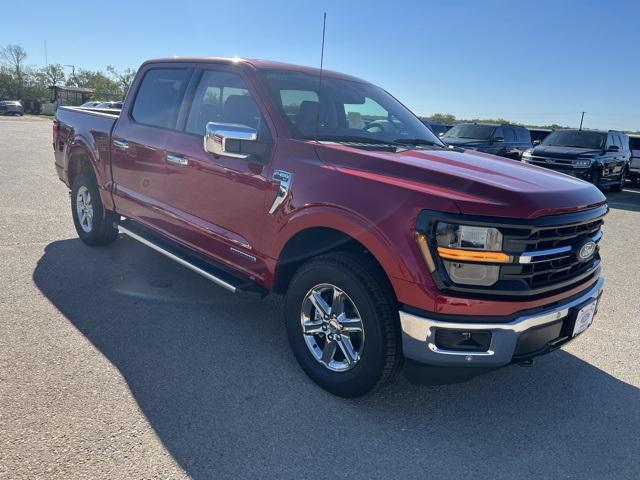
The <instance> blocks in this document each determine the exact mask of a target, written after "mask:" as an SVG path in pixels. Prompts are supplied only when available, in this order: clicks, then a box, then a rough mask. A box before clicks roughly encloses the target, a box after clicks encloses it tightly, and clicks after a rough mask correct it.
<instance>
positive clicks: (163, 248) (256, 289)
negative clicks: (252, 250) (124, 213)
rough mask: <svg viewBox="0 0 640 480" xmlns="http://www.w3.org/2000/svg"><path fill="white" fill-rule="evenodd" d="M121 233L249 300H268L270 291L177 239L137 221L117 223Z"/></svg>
mask: <svg viewBox="0 0 640 480" xmlns="http://www.w3.org/2000/svg"><path fill="white" fill-rule="evenodd" d="M115 225H116V227H117V228H118V231H119V232H120V233H122V234H124V235H127V236H128V237H131V238H133V239H134V240H137V241H138V242H140V243H142V244H144V245H146V246H147V247H149V248H152V249H153V250H155V251H156V252H158V253H161V254H162V255H164V256H165V257H168V258H170V259H171V260H173V261H174V262H177V263H179V264H180V265H182V266H183V267H187V268H188V269H189V270H192V271H194V272H196V273H197V274H198V275H201V276H203V277H204V278H206V279H207V280H210V281H212V282H213V283H215V284H216V285H218V286H220V287H222V288H224V289H225V290H228V291H230V292H232V293H235V294H236V295H238V296H239V297H242V298H247V299H261V298H264V297H265V296H266V295H267V293H268V291H267V289H266V288H264V287H262V286H261V285H258V284H257V283H255V282H253V281H251V280H250V279H248V278H242V277H240V276H238V275H235V274H233V273H231V272H230V271H228V270H227V269H225V268H224V267H223V266H221V265H218V264H217V263H215V262H213V261H212V260H210V259H209V258H207V257H205V256H204V255H201V254H200V253H198V252H195V251H194V250H191V249H189V248H187V247H185V246H183V245H180V244H179V243H177V242H174V241H173V240H170V239H168V238H165V237H163V236H160V235H158V234H157V233H155V232H153V231H151V230H150V229H148V228H146V227H143V226H142V225H140V224H139V223H135V222H134V221H133V220H123V221H120V222H116V224H115Z"/></svg>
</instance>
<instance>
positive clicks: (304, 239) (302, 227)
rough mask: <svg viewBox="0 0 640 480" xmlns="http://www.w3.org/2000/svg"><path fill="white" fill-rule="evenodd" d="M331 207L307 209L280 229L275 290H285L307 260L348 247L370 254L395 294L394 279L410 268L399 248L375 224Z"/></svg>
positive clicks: (360, 253) (349, 250)
mask: <svg viewBox="0 0 640 480" xmlns="http://www.w3.org/2000/svg"><path fill="white" fill-rule="evenodd" d="M330 210H331V209H326V208H324V209H322V211H316V212H313V213H311V212H306V213H305V214H303V215H300V216H299V217H298V218H297V219H292V220H290V221H289V222H288V223H287V225H286V227H285V228H284V229H283V231H281V232H280V235H278V238H280V239H282V240H281V243H280V244H279V245H278V246H277V247H276V252H278V253H277V255H276V258H277V261H276V268H275V275H274V283H273V291H274V292H275V293H279V294H284V293H286V291H287V288H288V286H289V282H290V281H291V278H292V277H293V275H294V274H295V271H296V270H297V269H298V268H299V267H300V265H302V264H303V263H304V262H306V261H307V260H309V259H311V258H313V257H315V256H318V255H321V254H324V253H329V252H336V251H347V252H352V253H356V254H358V255H361V256H363V257H365V258H368V259H369V260H370V261H371V263H372V265H374V268H376V269H378V270H379V272H380V274H381V275H383V276H384V277H385V279H386V281H387V282H388V283H389V285H390V286H391V291H392V292H394V294H395V289H394V288H393V281H392V279H393V278H394V277H401V278H402V277H404V276H405V275H404V272H406V271H407V270H406V266H405V265H404V262H403V260H402V258H401V257H400V255H399V252H398V249H396V248H393V246H392V243H391V242H390V241H389V240H388V239H387V238H386V237H385V236H384V235H383V234H382V232H380V231H379V229H378V228H376V227H375V226H374V225H371V224H369V223H367V222H366V221H365V220H363V219H360V218H359V217H355V216H353V215H350V214H345V212H342V211H341V212H340V213H337V212H335V211H330ZM396 297H397V295H396Z"/></svg>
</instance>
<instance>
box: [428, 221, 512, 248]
mask: <svg viewBox="0 0 640 480" xmlns="http://www.w3.org/2000/svg"><path fill="white" fill-rule="evenodd" d="M436 241H437V244H438V247H445V248H473V249H479V250H494V251H495V250H500V249H501V248H502V234H501V233H500V232H499V231H498V230H497V229H495V228H485V227H472V226H470V225H455V224H453V223H444V222H438V224H437V226H436Z"/></svg>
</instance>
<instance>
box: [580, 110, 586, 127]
mask: <svg viewBox="0 0 640 480" xmlns="http://www.w3.org/2000/svg"><path fill="white" fill-rule="evenodd" d="M585 113H586V112H582V118H581V119H580V130H582V122H584V114H585Z"/></svg>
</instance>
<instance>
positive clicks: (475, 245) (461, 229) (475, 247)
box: [418, 222, 512, 286]
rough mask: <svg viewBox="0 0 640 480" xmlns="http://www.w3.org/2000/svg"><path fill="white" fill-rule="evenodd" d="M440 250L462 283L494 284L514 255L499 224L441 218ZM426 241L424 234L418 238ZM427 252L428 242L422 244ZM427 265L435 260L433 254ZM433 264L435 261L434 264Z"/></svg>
mask: <svg viewBox="0 0 640 480" xmlns="http://www.w3.org/2000/svg"><path fill="white" fill-rule="evenodd" d="M435 236H436V238H435V240H436V253H437V255H438V257H439V258H440V259H441V260H442V264H443V265H444V268H445V270H446V271H447V274H448V275H449V278H451V280H452V281H453V282H455V283H458V284H462V285H478V286H490V285H493V284H494V283H496V282H497V281H498V278H499V276H500V264H504V263H510V262H511V261H512V257H511V256H510V255H508V254H506V253H504V252H502V251H501V250H502V234H501V233H500V231H499V230H497V229H495V228H486V227H476V226H471V225H456V224H452V223H445V222H438V224H437V225H436V231H435ZM421 238H422V240H423V241H424V238H423V237H420V235H419V238H418V243H419V244H420V240H421ZM420 247H421V250H422V251H423V255H425V252H424V245H421V246H420ZM425 260H426V262H427V265H428V266H429V267H430V268H429V269H430V270H431V265H432V264H433V259H432V258H431V257H430V255H429V256H428V257H427V256H425ZM430 264H431V265H430Z"/></svg>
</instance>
